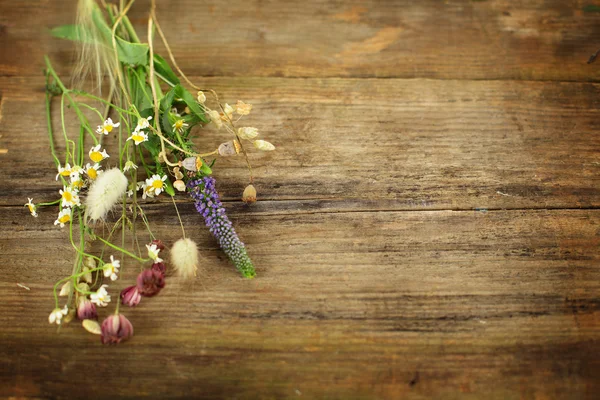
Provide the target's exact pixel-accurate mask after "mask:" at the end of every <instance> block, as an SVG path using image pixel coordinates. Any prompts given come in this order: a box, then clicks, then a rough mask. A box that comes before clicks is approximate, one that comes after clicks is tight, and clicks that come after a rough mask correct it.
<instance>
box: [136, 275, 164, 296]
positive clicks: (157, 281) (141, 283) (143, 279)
mask: <svg viewBox="0 0 600 400" xmlns="http://www.w3.org/2000/svg"><path fill="white" fill-rule="evenodd" d="M164 287H165V277H164V276H163V274H161V273H160V272H158V271H155V270H153V269H145V270H143V271H142V272H140V274H139V275H138V277H137V289H138V292H139V293H140V294H141V295H142V296H146V297H152V296H154V295H157V294H158V292H160V289H162V288H164Z"/></svg>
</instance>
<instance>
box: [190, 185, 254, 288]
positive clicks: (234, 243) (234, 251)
mask: <svg viewBox="0 0 600 400" xmlns="http://www.w3.org/2000/svg"><path fill="white" fill-rule="evenodd" d="M187 186H188V191H189V192H190V195H191V196H192V199H194V204H195V205H196V210H198V212H199V213H200V214H202V216H203V217H204V221H205V222H206V226H207V227H208V228H209V230H210V232H211V233H212V234H213V235H214V237H215V238H216V239H217V241H218V242H219V245H220V246H221V248H222V249H223V251H224V252H225V254H227V256H228V257H229V259H230V260H231V262H233V264H234V265H235V267H236V268H237V269H238V271H240V272H241V273H242V275H244V277H246V278H254V276H255V275H256V272H255V271H254V265H253V264H252V260H250V257H248V253H247V252H246V247H245V246H244V243H242V241H241V240H240V238H239V237H238V235H237V233H235V229H233V226H232V225H231V221H229V218H227V215H225V209H224V208H223V204H222V203H221V200H219V194H218V193H217V190H216V189H215V179H214V178H212V177H210V176H206V177H204V178H202V179H197V180H192V181H190V182H188V184H187Z"/></svg>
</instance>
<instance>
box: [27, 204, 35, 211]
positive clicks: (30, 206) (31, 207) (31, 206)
mask: <svg viewBox="0 0 600 400" xmlns="http://www.w3.org/2000/svg"><path fill="white" fill-rule="evenodd" d="M27 207H29V212H30V213H33V212H34V211H35V208H33V204H27Z"/></svg>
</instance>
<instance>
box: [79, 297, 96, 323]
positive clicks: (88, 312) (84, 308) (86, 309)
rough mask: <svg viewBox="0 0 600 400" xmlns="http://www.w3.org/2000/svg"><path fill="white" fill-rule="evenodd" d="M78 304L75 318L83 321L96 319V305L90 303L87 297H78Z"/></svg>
mask: <svg viewBox="0 0 600 400" xmlns="http://www.w3.org/2000/svg"><path fill="white" fill-rule="evenodd" d="M79 299H80V300H79V304H78V305H77V318H79V319H80V320H84V319H98V311H97V310H96V305H95V304H94V303H92V302H91V301H90V300H89V299H88V298H87V297H80V298H79Z"/></svg>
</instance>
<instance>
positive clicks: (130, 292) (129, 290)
mask: <svg viewBox="0 0 600 400" xmlns="http://www.w3.org/2000/svg"><path fill="white" fill-rule="evenodd" d="M141 299H142V296H141V295H140V293H139V292H138V289H137V286H129V287H126V288H125V289H123V290H122V291H121V303H123V305H127V306H129V307H135V306H137V305H138V304H140V300H141Z"/></svg>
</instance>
